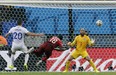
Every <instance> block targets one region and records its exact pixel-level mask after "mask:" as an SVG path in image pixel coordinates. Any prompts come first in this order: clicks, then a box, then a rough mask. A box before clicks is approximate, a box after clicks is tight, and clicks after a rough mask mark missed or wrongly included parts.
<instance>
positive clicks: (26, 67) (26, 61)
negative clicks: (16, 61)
mask: <svg viewBox="0 0 116 75" xmlns="http://www.w3.org/2000/svg"><path fill="white" fill-rule="evenodd" d="M22 51H23V52H24V53H25V62H24V69H25V70H28V65H27V63H28V60H29V54H28V53H26V52H27V51H28V49H27V47H26V46H25V45H23V47H22Z"/></svg>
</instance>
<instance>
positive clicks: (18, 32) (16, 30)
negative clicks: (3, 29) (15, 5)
mask: <svg viewBox="0 0 116 75" xmlns="http://www.w3.org/2000/svg"><path fill="white" fill-rule="evenodd" d="M28 32H29V31H28V30H27V29H26V28H24V27H22V26H16V27H12V28H11V29H10V30H9V32H8V33H11V34H12V35H13V42H14V43H16V44H19V43H24V36H25V33H28Z"/></svg>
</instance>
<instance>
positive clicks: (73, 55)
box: [64, 50, 79, 72]
mask: <svg viewBox="0 0 116 75" xmlns="http://www.w3.org/2000/svg"><path fill="white" fill-rule="evenodd" d="M78 56H79V54H78V53H77V51H76V50H74V51H73V52H72V53H71V55H70V57H69V58H68V60H67V61H66V64H65V70H64V72H68V69H69V66H70V62H71V61H72V60H73V59H75V58H77V57H78Z"/></svg>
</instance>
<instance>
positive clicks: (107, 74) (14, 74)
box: [0, 72, 116, 75]
mask: <svg viewBox="0 0 116 75" xmlns="http://www.w3.org/2000/svg"><path fill="white" fill-rule="evenodd" d="M0 75H116V72H100V73H95V72H67V73H63V72H0Z"/></svg>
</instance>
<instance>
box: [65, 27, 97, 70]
mask: <svg viewBox="0 0 116 75" xmlns="http://www.w3.org/2000/svg"><path fill="white" fill-rule="evenodd" d="M94 41H95V40H91V41H90V38H89V36H87V35H86V32H85V29H84V28H81V29H80V35H78V36H76V37H75V39H74V41H73V42H72V43H71V42H68V43H67V45H69V46H76V49H75V50H74V51H73V52H72V53H71V56H70V57H69V59H68V60H67V61H66V66H65V70H64V72H67V71H68V68H69V65H70V62H71V61H72V60H73V59H76V58H77V57H79V56H82V57H83V58H84V59H86V60H87V61H88V62H89V63H90V65H91V66H92V67H93V69H94V71H95V72H99V71H98V70H97V68H96V66H95V65H94V63H93V61H92V59H91V58H90V56H89V55H88V53H87V51H86V48H87V45H89V46H92V45H93V44H94Z"/></svg>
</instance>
